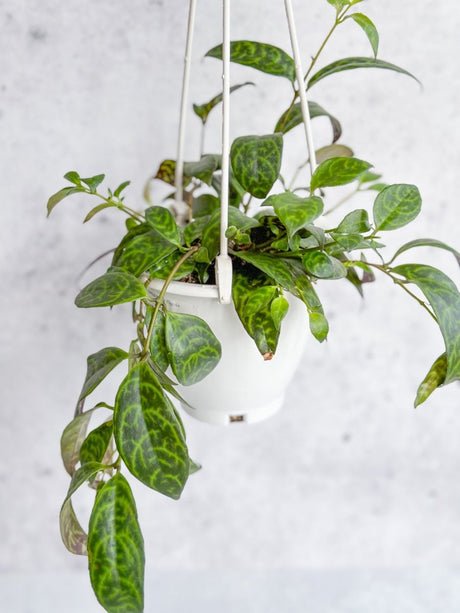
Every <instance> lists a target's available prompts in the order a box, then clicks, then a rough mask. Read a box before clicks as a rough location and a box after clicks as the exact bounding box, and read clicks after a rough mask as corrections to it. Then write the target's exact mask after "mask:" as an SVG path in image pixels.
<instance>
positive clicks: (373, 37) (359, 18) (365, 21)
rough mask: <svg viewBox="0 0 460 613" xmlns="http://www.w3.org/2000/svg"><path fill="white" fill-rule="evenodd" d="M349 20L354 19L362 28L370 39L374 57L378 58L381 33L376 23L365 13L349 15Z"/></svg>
mask: <svg viewBox="0 0 460 613" xmlns="http://www.w3.org/2000/svg"><path fill="white" fill-rule="evenodd" d="M347 19H353V21H355V23H357V24H358V25H359V26H360V28H361V29H362V30H363V32H364V33H365V35H366V36H367V38H368V39H369V42H370V44H371V47H372V51H373V52H374V57H377V53H378V50H379V33H378V31H377V28H376V27H375V25H374V23H373V22H372V21H371V20H370V19H369V17H367V15H364V14H363V13H353V14H352V15H348V17H347Z"/></svg>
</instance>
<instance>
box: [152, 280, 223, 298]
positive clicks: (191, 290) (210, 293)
mask: <svg viewBox="0 0 460 613" xmlns="http://www.w3.org/2000/svg"><path fill="white" fill-rule="evenodd" d="M164 283H165V281H164V280H163V279H152V281H150V283H149V285H148V287H149V288H152V289H153V290H155V292H159V291H161V288H162V287H163V285H164ZM166 293H167V294H177V295H178V296H195V297H199V298H216V299H217V298H218V297H219V294H218V291H217V285H204V284H202V283H186V282H184V281H171V283H170V284H169V287H168V290H167V292H166Z"/></svg>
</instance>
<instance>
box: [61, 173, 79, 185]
mask: <svg viewBox="0 0 460 613" xmlns="http://www.w3.org/2000/svg"><path fill="white" fill-rule="evenodd" d="M64 179H67V181H70V182H71V183H75V185H81V179H80V175H79V174H78V172H75V170H69V172H66V173H65V175H64Z"/></svg>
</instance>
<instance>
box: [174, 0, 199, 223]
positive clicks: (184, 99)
mask: <svg viewBox="0 0 460 613" xmlns="http://www.w3.org/2000/svg"><path fill="white" fill-rule="evenodd" d="M195 13H196V0H190V5H189V14H188V24H187V40H186V46H185V56H184V73H183V77H182V94H181V103H180V118H179V137H178V142H177V159H176V172H175V179H174V187H175V202H176V206H177V208H178V210H179V211H180V210H181V209H182V208H183V206H184V202H183V195H182V183H183V179H184V143H185V124H186V118H187V104H188V91H189V84H190V65H191V60H192V45H193V32H194V29H195Z"/></svg>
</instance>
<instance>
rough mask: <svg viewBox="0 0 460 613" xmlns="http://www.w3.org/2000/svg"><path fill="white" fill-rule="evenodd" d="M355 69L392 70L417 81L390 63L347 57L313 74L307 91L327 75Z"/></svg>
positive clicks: (366, 58)
mask: <svg viewBox="0 0 460 613" xmlns="http://www.w3.org/2000/svg"><path fill="white" fill-rule="evenodd" d="M355 68H385V69H387V70H393V71H394V72H400V73H402V74H405V75H407V76H409V77H412V78H413V79H415V80H416V81H418V79H417V78H416V77H414V75H412V74H411V73H410V72H408V71H407V70H404V68H400V67H399V66H395V64H390V62H384V61H383V60H378V59H375V58H369V57H347V58H344V59H342V60H337V61H336V62H332V64H328V65H327V66H325V67H324V68H321V70H319V71H318V72H317V73H316V74H314V75H313V76H312V77H311V79H310V80H309V81H308V86H307V89H310V87H312V86H313V85H315V83H318V81H321V79H324V78H325V77H328V76H329V75H332V74H335V73H337V72H343V71H344V70H353V69H355Z"/></svg>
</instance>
